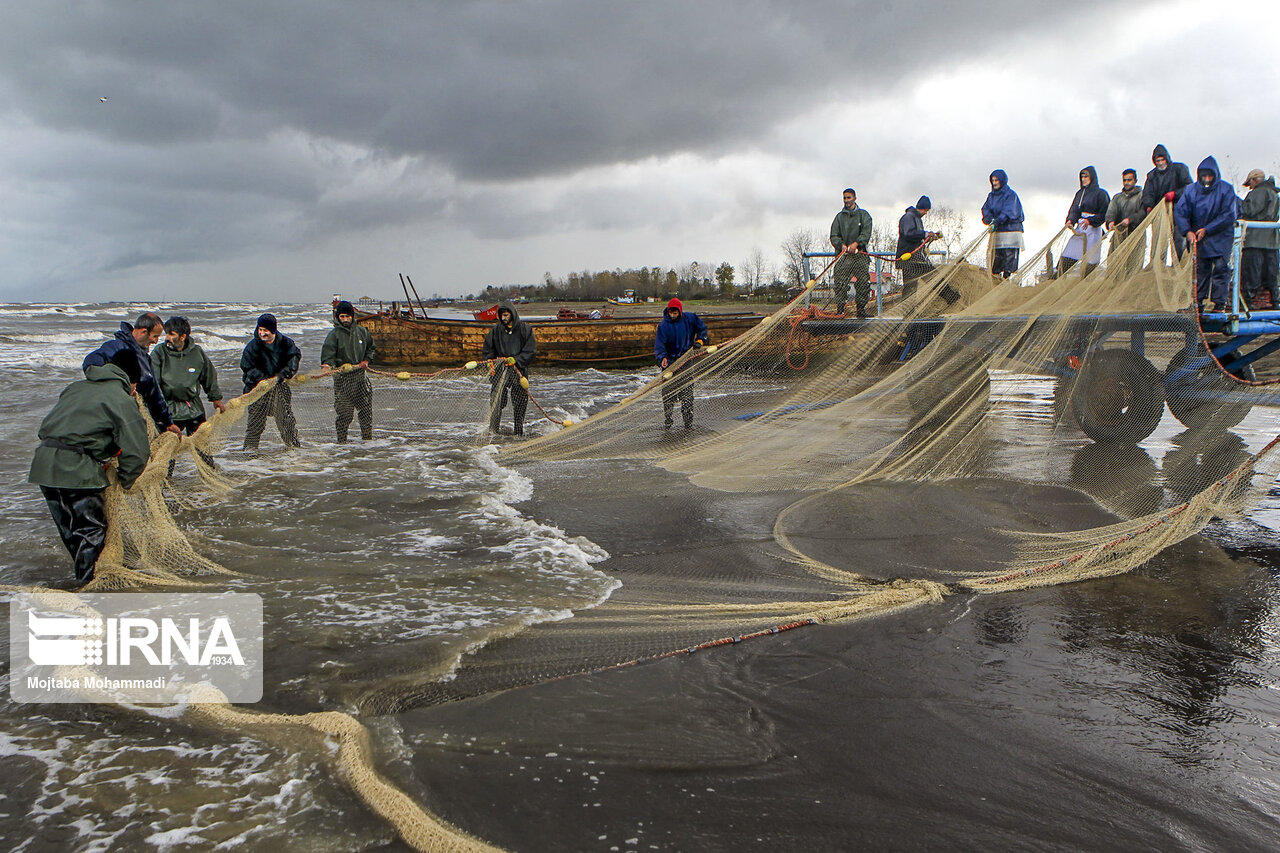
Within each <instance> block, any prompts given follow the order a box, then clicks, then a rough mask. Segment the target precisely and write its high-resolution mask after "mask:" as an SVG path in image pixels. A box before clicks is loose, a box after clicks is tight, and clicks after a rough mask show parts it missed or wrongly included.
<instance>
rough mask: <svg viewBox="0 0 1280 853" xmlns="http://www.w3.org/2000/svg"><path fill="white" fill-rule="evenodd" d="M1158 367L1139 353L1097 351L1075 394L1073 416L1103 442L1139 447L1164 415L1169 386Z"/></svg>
mask: <svg viewBox="0 0 1280 853" xmlns="http://www.w3.org/2000/svg"><path fill="white" fill-rule="evenodd" d="M1161 380H1162V376H1161V373H1160V371H1159V370H1157V369H1156V366H1155V365H1154V364H1152V363H1151V362H1149V361H1147V360H1146V359H1145V358H1143V357H1142V356H1140V355H1138V354H1137V353H1136V352H1134V351H1133V350H1127V349H1104V350H1096V351H1094V352H1092V353H1090V354H1089V355H1088V356H1086V357H1085V361H1084V364H1083V365H1082V366H1081V368H1080V375H1079V377H1078V378H1077V379H1076V381H1075V387H1074V388H1073V389H1072V391H1071V413H1072V414H1073V415H1075V418H1076V423H1077V424H1079V425H1080V429H1081V430H1083V431H1084V434H1085V435H1087V436H1089V438H1092V439H1093V440H1094V441H1097V442H1104V443H1105V442H1113V443H1122V444H1137V443H1138V442H1140V441H1142V440H1143V439H1144V438H1146V437H1147V436H1149V435H1151V433H1153V432H1155V429H1156V425H1157V424H1159V423H1160V417H1161V416H1162V415H1163V414H1164V383H1163V382H1162V381H1161Z"/></svg>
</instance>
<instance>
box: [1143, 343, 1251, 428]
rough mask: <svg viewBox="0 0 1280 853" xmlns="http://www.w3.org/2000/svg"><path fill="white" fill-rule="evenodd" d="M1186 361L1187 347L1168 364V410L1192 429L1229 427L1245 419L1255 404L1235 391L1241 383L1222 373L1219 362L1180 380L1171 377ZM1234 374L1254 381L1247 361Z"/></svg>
mask: <svg viewBox="0 0 1280 853" xmlns="http://www.w3.org/2000/svg"><path fill="white" fill-rule="evenodd" d="M1186 363H1187V353H1186V350H1180V351H1179V352H1177V353H1176V354H1175V355H1174V356H1173V358H1171V359H1169V367H1168V368H1167V369H1166V370H1165V379H1164V393H1165V397H1166V398H1167V399H1168V402H1169V411H1171V412H1173V416H1174V417H1175V418H1177V419H1178V420H1179V421H1181V422H1182V423H1183V424H1184V425H1185V426H1187V427H1188V428H1190V429H1204V428H1205V427H1210V426H1211V427H1212V428H1214V429H1219V430H1228V429H1231V427H1233V426H1235V425H1236V424H1238V423H1240V422H1241V421H1242V420H1244V419H1245V416H1246V415H1248V414H1249V412H1250V411H1252V410H1253V403H1252V402H1250V401H1248V400H1244V401H1241V400H1239V399H1238V398H1236V399H1233V397H1235V392H1238V391H1240V390H1242V389H1243V388H1244V386H1242V385H1241V384H1240V383H1239V382H1237V381H1236V380H1234V379H1232V378H1231V377H1230V376H1228V375H1226V374H1225V373H1223V372H1222V369H1221V368H1219V367H1218V365H1217V364H1215V363H1213V362H1210V363H1209V364H1208V365H1207V366H1205V367H1204V368H1203V369H1201V370H1200V371H1198V372H1196V373H1195V374H1192V375H1190V376H1183V377H1180V378H1178V379H1176V380H1175V379H1172V378H1170V377H1171V376H1172V375H1173V374H1174V373H1176V372H1177V371H1178V370H1179V369H1181V368H1182V366H1183V365H1184V364H1186ZM1234 375H1235V376H1238V377H1239V378H1241V379H1244V380H1247V381H1253V378H1254V373H1253V365H1250V364H1246V365H1245V366H1244V367H1243V368H1242V369H1240V370H1239V371H1237V372H1236V373H1235V374H1234Z"/></svg>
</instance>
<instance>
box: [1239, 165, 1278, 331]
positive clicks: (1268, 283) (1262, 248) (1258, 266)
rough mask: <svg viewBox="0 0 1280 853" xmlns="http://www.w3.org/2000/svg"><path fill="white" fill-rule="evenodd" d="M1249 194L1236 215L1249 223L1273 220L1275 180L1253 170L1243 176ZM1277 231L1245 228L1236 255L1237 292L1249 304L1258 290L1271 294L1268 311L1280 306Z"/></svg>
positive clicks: (1275, 197)
mask: <svg viewBox="0 0 1280 853" xmlns="http://www.w3.org/2000/svg"><path fill="white" fill-rule="evenodd" d="M1244 186H1245V187H1246V188H1247V189H1248V190H1249V194H1248V195H1247V196H1245V197H1244V204H1242V205H1241V206H1240V218H1241V219H1245V220H1248V221H1250V222H1275V221H1276V220H1277V216H1278V215H1280V197H1277V195H1276V179H1275V178H1265V176H1264V175H1263V173H1262V170H1261V169H1254V170H1253V171H1252V172H1250V173H1249V177H1248V178H1246V179H1245V182H1244ZM1278 249H1280V231H1277V230H1275V229H1274V228H1247V229H1246V230H1245V232H1244V252H1243V253H1242V254H1241V256H1240V294H1241V296H1242V297H1243V298H1244V299H1245V301H1246V302H1247V303H1248V304H1249V306H1250V307H1257V306H1254V305H1253V303H1254V300H1256V299H1257V298H1258V295H1259V294H1260V293H1262V291H1264V290H1265V291H1266V292H1267V294H1268V295H1269V296H1270V297H1271V308H1272V310H1277V309H1280V292H1277V290H1278V289H1280V286H1278V285H1280V283H1278V282H1277V277H1278V275H1280V269H1277V267H1278V266H1280V255H1277V250H1278Z"/></svg>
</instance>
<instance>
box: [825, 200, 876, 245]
mask: <svg viewBox="0 0 1280 853" xmlns="http://www.w3.org/2000/svg"><path fill="white" fill-rule="evenodd" d="M855 241H856V242H857V244H858V248H859V249H861V250H862V251H864V252H865V251H866V250H867V244H868V243H870V242H871V214H870V213H867V212H866V211H865V210H863V209H862V208H860V207H855V208H854V209H853V210H850V209H849V208H847V207H842V208H841V209H840V212H839V213H837V214H836V218H835V219H833V220H831V247H832V248H833V249H835V250H836V251H837V252H838V251H840V250H841V249H843V248H844V247H845V246H848V245H849V244H851V243H853V242H855Z"/></svg>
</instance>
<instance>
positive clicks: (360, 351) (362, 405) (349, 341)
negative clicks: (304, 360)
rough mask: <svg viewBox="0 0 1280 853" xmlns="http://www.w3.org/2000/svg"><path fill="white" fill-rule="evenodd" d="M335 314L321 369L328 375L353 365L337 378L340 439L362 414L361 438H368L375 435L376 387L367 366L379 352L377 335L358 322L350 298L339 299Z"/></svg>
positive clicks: (335, 398) (335, 402) (335, 392)
mask: <svg viewBox="0 0 1280 853" xmlns="http://www.w3.org/2000/svg"><path fill="white" fill-rule="evenodd" d="M333 315H334V319H333V330H332V331H330V332H329V335H328V337H326V338H325V339H324V346H322V347H321V348H320V368H321V370H322V371H323V372H324V373H325V374H328V373H331V372H332V371H334V370H340V369H341V368H342V367H343V366H344V365H351V366H350V367H348V368H347V370H348V371H349V372H347V373H339V374H338V375H337V376H335V377H333V409H334V412H335V413H336V418H335V420H334V427H335V428H336V430H337V433H338V441H339V442H344V441H346V440H347V430H348V429H349V428H350V426H351V420H352V418H353V417H355V416H356V415H359V417H360V438H362V439H364V440H365V441H368V440H369V439H371V438H373V386H372V385H371V384H370V382H369V374H368V373H367V372H365V369H366V368H367V367H368V366H369V361H370V360H371V359H372V358H373V354H374V352H375V347H374V345H373V335H371V334H369V330H368V329H366V328H365V327H364V326H361V325H360V324H359V323H357V322H356V309H355V308H354V307H353V306H352V304H351V303H350V302H348V301H347V300H345V299H343V300H341V301H340V302H338V304H337V307H335V308H334V310H333Z"/></svg>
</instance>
